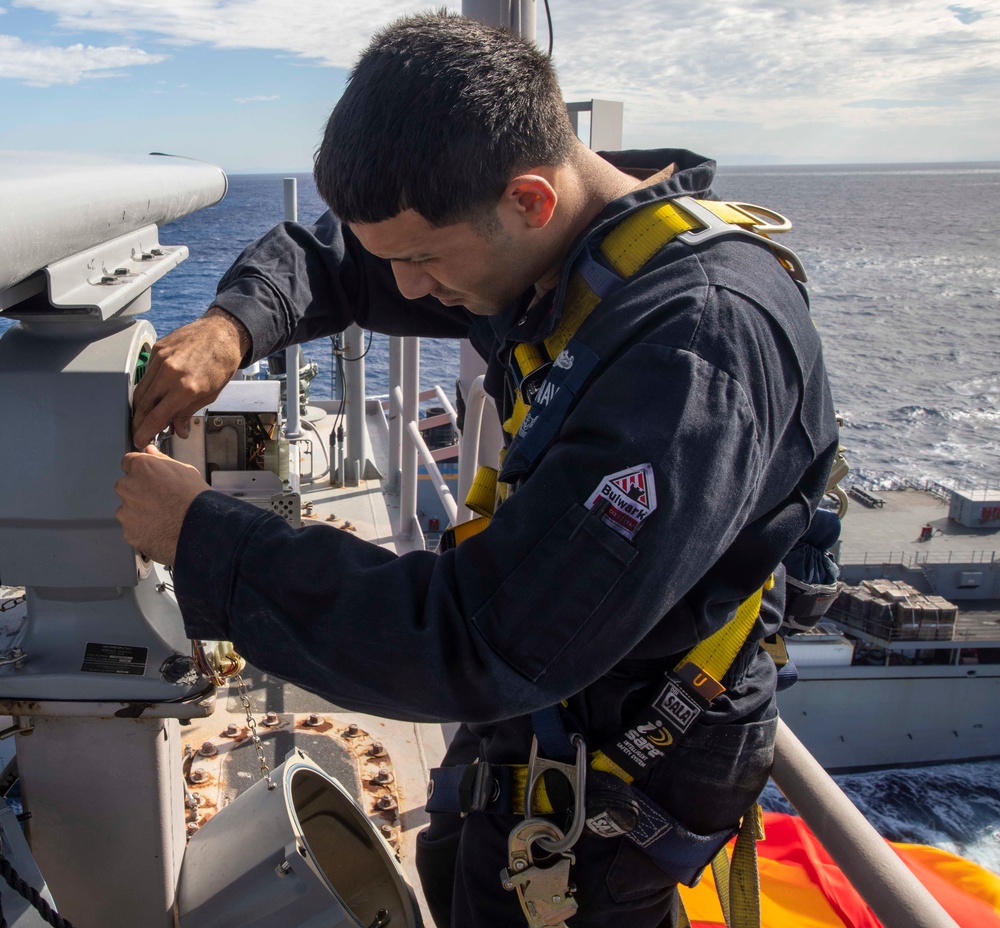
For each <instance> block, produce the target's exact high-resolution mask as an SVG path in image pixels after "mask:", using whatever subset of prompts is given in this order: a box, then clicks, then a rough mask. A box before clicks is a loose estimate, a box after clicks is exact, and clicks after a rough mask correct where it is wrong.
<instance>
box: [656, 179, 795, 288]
mask: <svg viewBox="0 0 1000 928" xmlns="http://www.w3.org/2000/svg"><path fill="white" fill-rule="evenodd" d="M672 202H673V204H674V205H675V206H679V207H680V208H681V209H682V210H684V212H685V213H687V214H688V215H689V216H690V217H691V218H692V219H697V220H698V222H700V223H701V224H702V225H703V226H704V228H703V229H690V230H689V231H687V232H681V233H679V234H678V236H677V240H678V241H681V242H684V243H685V244H687V245H701V244H703V243H704V242H707V241H709V240H710V239H713V238H718V237H719V236H720V235H734V234H735V235H740V234H743V235H750V236H751V237H755V238H758V239H760V238H763V239H764V242H765V244H766V245H767V246H768V247H769V248H770V249H771V251H773V252H774V253H775V254H776V255H777V257H778V260H779V261H780V262H781V265H782V267H784V268H785V270H786V271H787V272H788V274H789V276H791V278H792V280H798V281H801V282H802V283H805V282H806V279H807V275H806V269H805V268H804V267H803V266H802V262H801V261H800V260H799V256H798V255H797V254H795V252H794V251H792V249H791V248H788V247H787V246H785V245H782V244H780V243H779V242H775V241H772V240H771V239H769V238H767V233H768V232H787V231H788V230H789V229H790V228H791V227H792V224H791V223H790V222H789V221H788V220H787V219H786V218H785V217H784V216H782V215H781V214H780V213H776V212H774V211H773V210H769V209H766V208H765V207H763V206H754V205H753V204H750V203H730V204H729V205H730V206H733V207H736V208H737V209H738V210H739V211H740V212H741V213H744V214H745V215H746V216H747V217H748V218H749V220H750V222H751V225H750V227H749V228H748V229H744V228H743V226H740V225H734V224H733V223H731V222H726V221H725V220H724V219H720V218H719V217H718V216H716V215H715V213H713V212H712V211H711V210H710V209H706V208H705V207H704V206H702V205H701V204H700V203H699V202H698V201H697V200H695V198H694V197H677V199H675V200H673V201H672ZM762 217H763V219H762Z"/></svg>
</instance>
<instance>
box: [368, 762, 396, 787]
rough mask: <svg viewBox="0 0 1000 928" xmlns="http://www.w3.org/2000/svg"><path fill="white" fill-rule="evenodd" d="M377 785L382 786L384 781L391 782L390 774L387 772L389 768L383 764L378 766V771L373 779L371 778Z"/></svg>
mask: <svg viewBox="0 0 1000 928" xmlns="http://www.w3.org/2000/svg"><path fill="white" fill-rule="evenodd" d="M372 782H373V783H374V784H376V785H377V786H384V785H385V784H386V783H391V782H392V774H391V773H389V768H388V767H386V766H385V765H384V764H383V765H382V766H381V767H379V768H378V773H376V774H375V779H374V780H372Z"/></svg>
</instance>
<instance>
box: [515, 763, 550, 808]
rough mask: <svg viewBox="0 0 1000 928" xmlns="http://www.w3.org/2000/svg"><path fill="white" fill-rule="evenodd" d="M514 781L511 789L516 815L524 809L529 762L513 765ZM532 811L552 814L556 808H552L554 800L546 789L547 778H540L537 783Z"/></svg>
mask: <svg viewBox="0 0 1000 928" xmlns="http://www.w3.org/2000/svg"><path fill="white" fill-rule="evenodd" d="M511 772H512V778H511V779H512V782H511V790H510V805H511V810H512V811H513V812H514V814H515V815H520V814H521V810H523V809H524V791H525V790H526V789H527V788H528V767H527V764H515V765H513V767H512V771H511ZM531 811H532V813H533V814H534V815H552V814H553V812H555V809H553V808H552V801H551V800H550V799H549V794H548V792H546V790H545V780H544V779H542V778H539V780H538V782H537V783H536V784H535V794H534V796H532V802H531Z"/></svg>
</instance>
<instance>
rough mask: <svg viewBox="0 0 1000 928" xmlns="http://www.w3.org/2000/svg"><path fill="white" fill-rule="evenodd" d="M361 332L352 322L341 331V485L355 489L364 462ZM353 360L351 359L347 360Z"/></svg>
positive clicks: (359, 479) (362, 335) (363, 379)
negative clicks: (343, 428) (344, 410)
mask: <svg viewBox="0 0 1000 928" xmlns="http://www.w3.org/2000/svg"><path fill="white" fill-rule="evenodd" d="M364 334H365V333H364V330H363V329H362V328H361V326H359V325H358V324H357V323H356V322H354V323H351V325H349V326H348V327H347V329H345V330H344V357H345V361H344V381H345V383H344V395H345V397H346V407H347V413H346V416H345V418H346V420H347V438H346V445H347V450H346V452H345V455H344V457H345V459H346V460H345V463H344V486H345V487H356V486H357V485H358V484H359V483H360V482H361V478H362V476H363V474H362V468H363V467H364V465H365V464H367V461H368V446H367V443H366V440H365V439H366V436H367V433H366V431H365V362H364V361H363V360H362V359H361V356H362V355H363V354H364V353H365V349H364V340H365V339H364ZM352 358H353V359H354V360H351V359H352Z"/></svg>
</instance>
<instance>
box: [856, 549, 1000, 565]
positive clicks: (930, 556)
mask: <svg viewBox="0 0 1000 928" xmlns="http://www.w3.org/2000/svg"><path fill="white" fill-rule="evenodd" d="M996 559H997V552H996V550H993V551H989V550H986V549H985V548H984V549H982V550H980V551H969V552H968V553H966V552H962V551H948V552H947V554H945V552H943V551H942V552H941V553H938V552H936V551H927V552H924V553H921V552H920V551H889V552H888V553H887V554H879V553H872V552H870V551H865V552H863V554H862V555H861V561H857V560H856V559H855V560H850V561H848V562H847V564H848V565H849V566H851V567H855V566H856V567H869V566H871V567H876V566H878V565H880V564H898V565H899V566H900V567H909V568H913V567H924V566H925V565H926V566H931V567H933V566H934V565H940V564H956V565H961V564H992V563H994V562H995V561H996Z"/></svg>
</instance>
